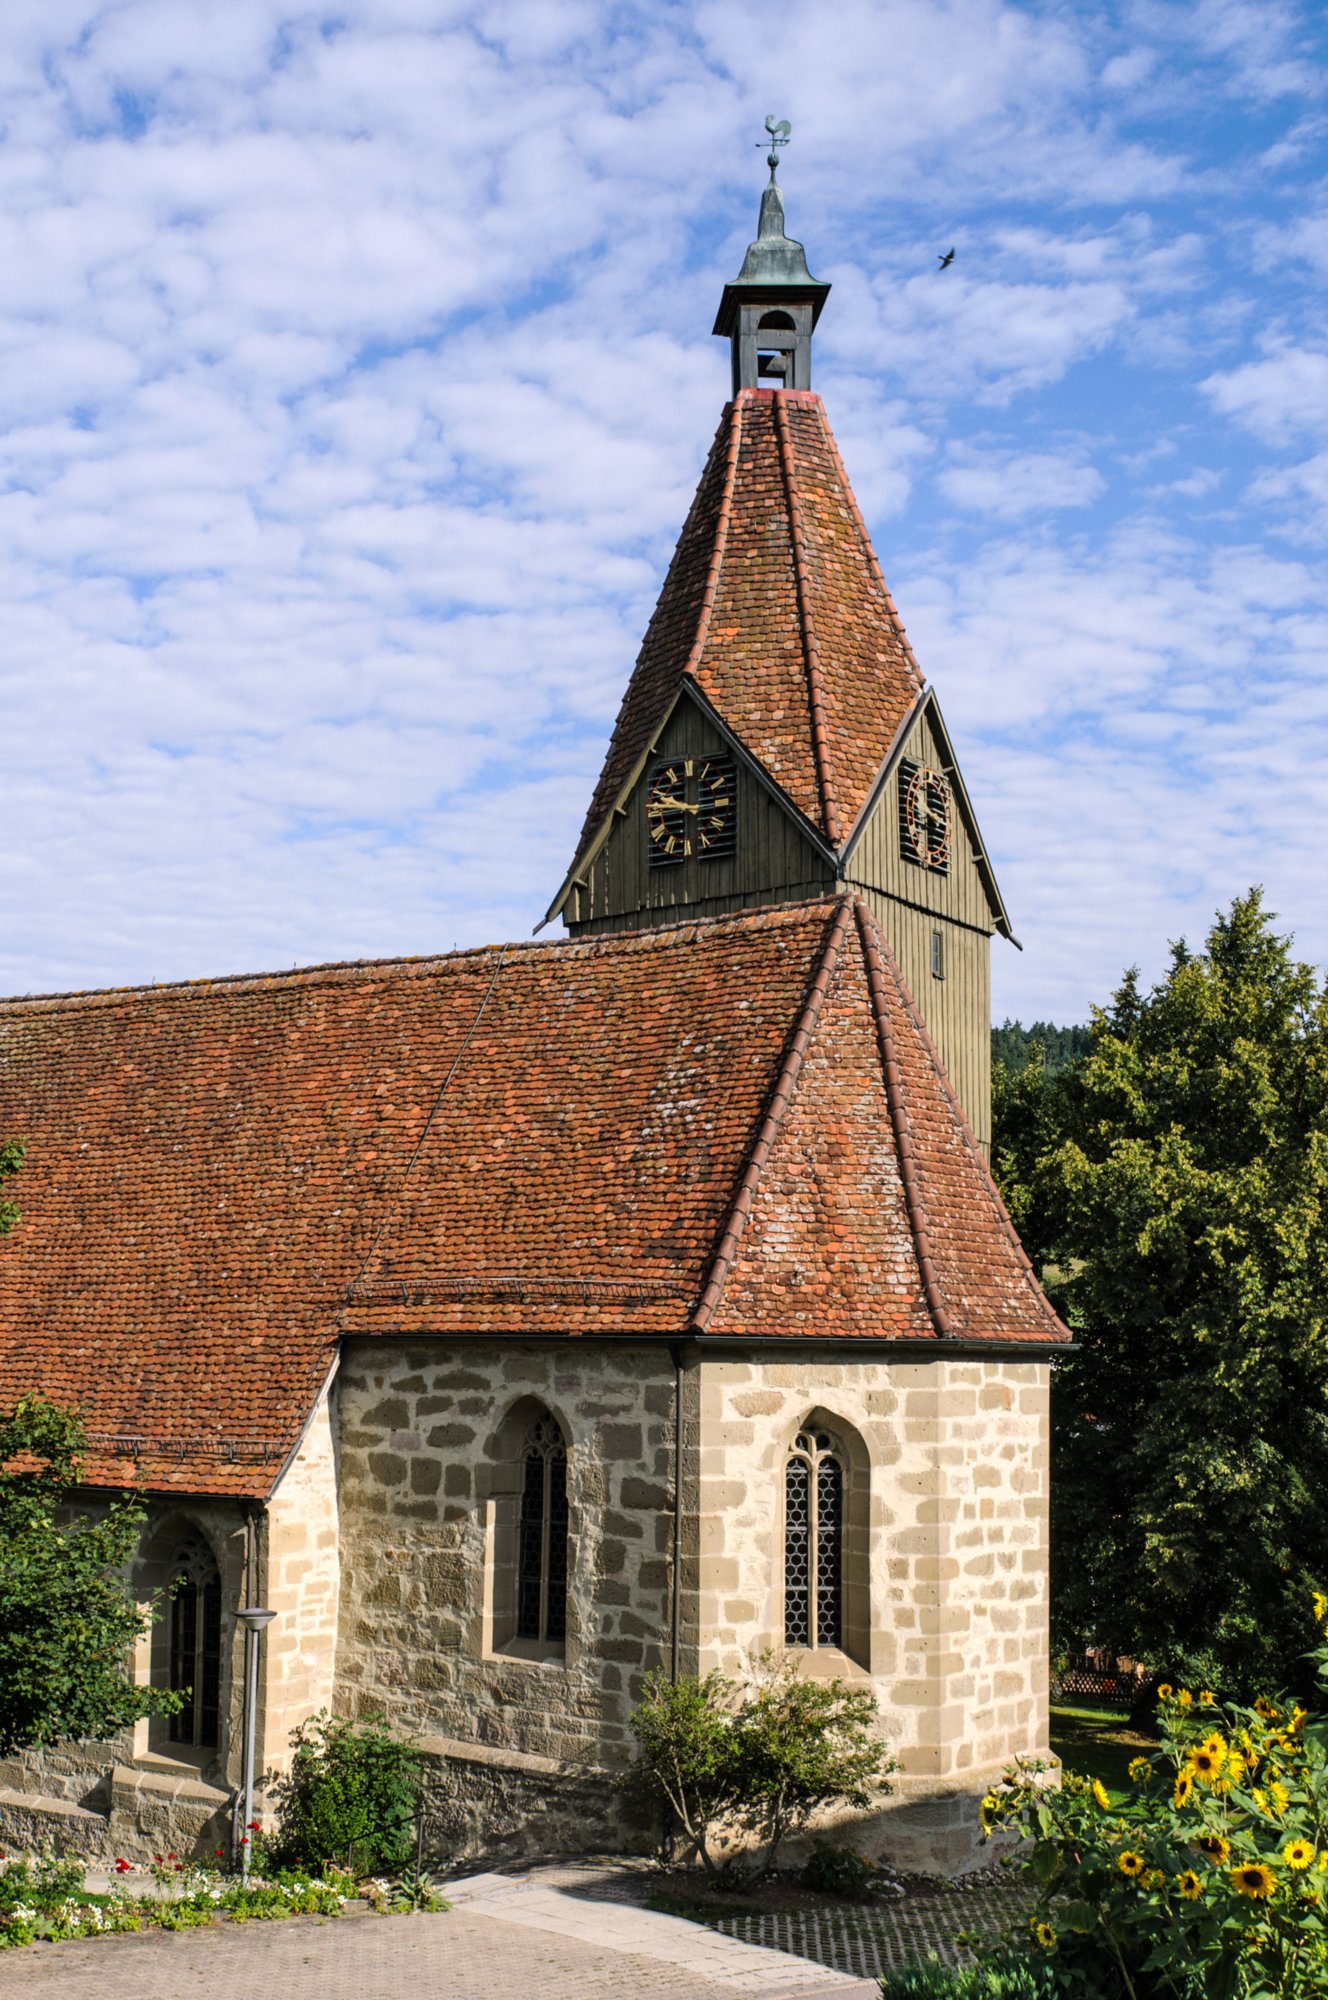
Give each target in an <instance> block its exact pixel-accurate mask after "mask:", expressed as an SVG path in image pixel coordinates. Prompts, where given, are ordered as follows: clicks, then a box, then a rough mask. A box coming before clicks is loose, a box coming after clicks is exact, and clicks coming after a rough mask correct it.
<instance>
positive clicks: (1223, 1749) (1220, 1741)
mask: <svg viewBox="0 0 1328 2000" xmlns="http://www.w3.org/2000/svg"><path fill="white" fill-rule="evenodd" d="M1203 1747H1204V1749H1205V1750H1211V1751H1212V1753H1213V1755H1214V1757H1225V1756H1226V1754H1227V1739H1226V1737H1225V1736H1222V1735H1220V1734H1219V1732H1218V1731H1217V1730H1216V1729H1215V1730H1214V1731H1213V1733H1212V1735H1211V1736H1205V1737H1204V1740H1203Z"/></svg>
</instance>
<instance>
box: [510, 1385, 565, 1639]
mask: <svg viewBox="0 0 1328 2000" xmlns="http://www.w3.org/2000/svg"><path fill="white" fill-rule="evenodd" d="M521 1460H522V1464H521V1517H520V1524H519V1527H518V1530H517V1604H516V1636H517V1638H518V1639H537V1640H541V1641H544V1642H547V1643H550V1644H557V1643H561V1641H562V1640H563V1639H564V1638H565V1637H566V1632H567V1447H566V1445H565V1444H564V1442H563V1434H562V1431H561V1430H560V1429H559V1427H558V1424H557V1421H556V1420H555V1419H554V1418H553V1417H551V1416H549V1415H548V1414H547V1412H546V1413H545V1414H544V1415H543V1416H541V1417H539V1418H537V1419H536V1421H535V1422H534V1423H533V1424H532V1425H531V1427H530V1429H529V1431H527V1433H526V1438H525V1442H524V1444H523V1445H522V1448H521Z"/></svg>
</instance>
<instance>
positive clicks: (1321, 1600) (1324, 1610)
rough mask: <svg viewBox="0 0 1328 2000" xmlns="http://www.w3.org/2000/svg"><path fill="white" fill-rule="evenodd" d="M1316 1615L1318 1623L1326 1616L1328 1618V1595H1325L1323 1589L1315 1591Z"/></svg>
mask: <svg viewBox="0 0 1328 2000" xmlns="http://www.w3.org/2000/svg"><path fill="white" fill-rule="evenodd" d="M1314 1617H1315V1621H1316V1623H1317V1624H1320V1625H1322V1624H1323V1621H1324V1619H1325V1618H1328V1597H1325V1596H1324V1594H1323V1592H1322V1591H1321V1590H1316V1591H1315V1593H1314Z"/></svg>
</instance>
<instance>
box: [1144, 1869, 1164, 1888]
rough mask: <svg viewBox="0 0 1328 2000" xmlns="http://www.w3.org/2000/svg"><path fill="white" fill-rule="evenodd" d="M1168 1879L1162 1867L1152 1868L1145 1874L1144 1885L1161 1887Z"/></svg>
mask: <svg viewBox="0 0 1328 2000" xmlns="http://www.w3.org/2000/svg"><path fill="white" fill-rule="evenodd" d="M1166 1879H1167V1878H1166V1876H1165V1875H1164V1874H1163V1873H1162V1870H1161V1869H1160V1868H1150V1869H1149V1871H1148V1873H1147V1874H1146V1875H1145V1876H1144V1887H1145V1889H1160V1888H1161V1887H1162V1884H1163V1883H1164V1882H1165V1881H1166Z"/></svg>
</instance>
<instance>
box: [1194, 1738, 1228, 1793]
mask: <svg viewBox="0 0 1328 2000" xmlns="http://www.w3.org/2000/svg"><path fill="white" fill-rule="evenodd" d="M1225 1762H1226V1754H1225V1752H1224V1753H1223V1754H1222V1756H1220V1757H1218V1756H1215V1755H1214V1754H1213V1752H1212V1751H1211V1750H1210V1749H1209V1748H1208V1745H1207V1744H1206V1743H1196V1744H1195V1746H1194V1748H1193V1749H1192V1750H1191V1751H1190V1753H1189V1766H1190V1769H1191V1770H1192V1771H1193V1773H1194V1775H1195V1777H1196V1778H1197V1779H1198V1780H1199V1782H1200V1784H1203V1785H1211V1784H1212V1782H1213V1780H1214V1778H1217V1777H1219V1776H1220V1775H1221V1771H1222V1766H1223V1764H1224V1763H1225Z"/></svg>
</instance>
